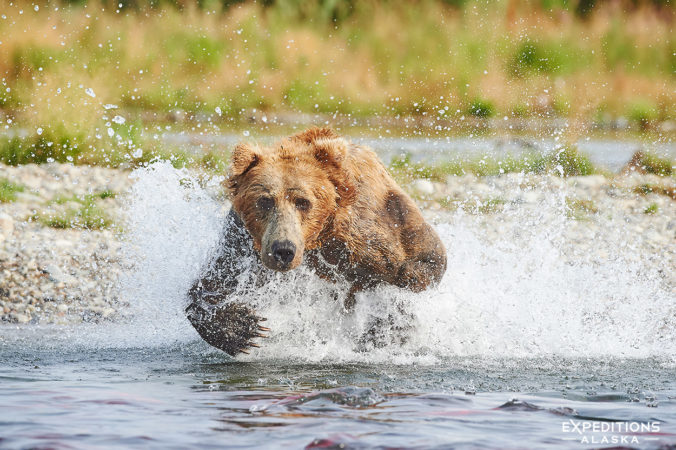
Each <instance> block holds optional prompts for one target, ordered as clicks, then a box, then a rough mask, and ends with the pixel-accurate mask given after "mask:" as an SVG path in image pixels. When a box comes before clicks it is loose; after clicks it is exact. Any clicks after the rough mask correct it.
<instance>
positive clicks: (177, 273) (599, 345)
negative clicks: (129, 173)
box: [91, 163, 676, 363]
mask: <svg viewBox="0 0 676 450" xmlns="http://www.w3.org/2000/svg"><path fill="white" fill-rule="evenodd" d="M133 176H134V177H135V178H136V183H135V185H134V186H133V188H132V189H131V192H130V193H129V205H128V210H127V212H128V217H129V220H128V223H127V225H126V231H127V235H128V240H127V244H128V248H127V252H126V256H127V258H128V260H129V262H130V266H129V271H128V273H127V274H126V275H125V276H124V277H123V280H122V286H121V288H122V295H123V297H125V298H127V299H128V300H129V302H130V303H131V304H132V307H131V309H130V311H129V312H130V319H129V320H130V322H129V323H128V324H119V325H115V326H111V327H109V328H108V329H107V331H97V334H99V335H100V339H93V340H91V342H93V343H94V345H107V346H130V345H131V346H143V345H147V346H157V345H166V344H176V343H185V342H190V341H198V340H199V338H198V337H197V335H196V333H195V332H194V331H193V330H192V328H191V327H190V325H189V324H188V322H187V320H186V319H185V317H184V313H183V309H184V307H185V304H186V292H187V290H188V288H189V287H190V284H191V282H192V281H193V280H194V279H196V278H197V277H198V276H199V274H200V270H201V267H203V265H204V264H205V263H206V261H207V260H208V259H209V254H210V252H211V251H212V250H213V249H214V247H215V245H216V243H217V239H218V232H219V229H220V225H221V222H222V220H223V217H224V213H223V206H222V205H220V204H219V202H217V201H215V200H213V199H212V197H211V196H210V195H209V194H208V193H207V192H206V191H205V190H204V189H203V188H202V187H200V185H199V183H198V180H196V179H195V178H194V177H193V176H191V175H190V174H189V173H188V172H187V171H185V170H176V169H174V168H172V167H171V165H169V164H168V163H157V164H153V165H151V166H150V167H148V168H145V169H139V170H137V171H136V172H135V173H134V175H133ZM213 182H214V181H212V183H213ZM564 199H565V196H557V195H554V196H550V198H549V200H548V203H545V204H543V205H541V208H540V209H539V211H538V212H537V216H536V217H529V216H528V215H527V214H526V213H524V212H523V211H518V210H516V211H513V212H512V213H511V214H521V216H520V220H517V221H513V222H512V223H513V224H514V225H511V226H510V225H508V224H506V225H505V227H506V228H507V230H503V231H504V233H503V236H504V237H503V238H500V239H494V240H489V239H487V238H486V237H485V236H483V235H482V233H481V231H479V230H478V229H477V227H475V226H473V225H474V221H475V220H477V219H476V218H475V217H471V216H466V215H463V214H462V212H460V213H458V214H456V215H455V216H453V217H452V218H451V219H450V220H449V221H448V223H441V224H439V225H437V227H436V228H437V231H438V232H439V234H440V236H441V238H442V240H443V242H444V244H445V245H446V247H447V249H448V270H447V272H446V274H445V276H444V278H443V280H442V281H441V283H440V285H439V286H438V287H437V288H435V289H433V290H430V291H427V292H425V293H422V294H412V293H409V292H404V291H402V290H399V289H397V288H394V287H381V288H378V289H375V290H373V291H369V292H365V293H362V294H359V295H358V297H357V306H356V309H355V311H354V313H352V314H349V315H346V314H344V313H342V312H341V302H340V301H339V300H336V299H335V297H336V295H337V296H338V297H339V298H340V294H341V292H343V290H344V289H345V286H340V285H338V286H337V285H333V284H330V283H328V282H325V281H322V280H320V279H319V278H317V277H316V276H315V275H314V274H312V273H311V272H310V271H309V270H307V269H303V268H301V269H298V270H295V271H292V272H290V273H284V274H276V275H275V276H274V279H273V281H272V282H270V283H268V284H267V285H265V286H263V287H261V288H259V289H256V290H253V289H252V290H250V291H248V292H247V293H246V295H245V296H244V297H242V298H241V300H242V301H245V302H249V303H251V304H252V305H253V306H255V307H256V309H257V310H258V311H259V313H260V314H261V315H263V316H265V317H267V318H268V322H267V323H266V325H267V326H269V327H270V328H271V330H272V331H271V336H270V338H269V339H266V340H264V341H263V342H262V343H261V344H262V345H261V348H260V349H254V351H252V353H251V355H249V356H247V357H243V359H251V360H255V359H268V358H269V359H279V358H282V359H287V360H296V361H361V362H396V363H409V362H411V361H416V362H419V363H426V362H429V363H432V362H435V361H438V360H439V359H444V358H447V357H451V356H458V355H460V356H463V355H479V356H489V357H531V356H532V357H535V356H537V357H542V356H550V355H557V356H572V357H586V356H589V357H598V356H606V357H613V356H614V357H648V356H662V357H665V356H666V357H668V358H673V357H674V356H675V355H676V339H674V335H673V333H674V331H673V330H674V329H676V319H675V318H676V307H675V305H674V303H675V302H674V296H673V293H672V292H671V291H670V288H669V287H668V286H664V285H663V283H662V282H661V281H660V280H661V279H660V277H659V274H658V273H656V271H655V270H654V269H652V268H651V266H649V265H646V264H644V263H642V262H641V259H640V258H637V257H636V255H635V254H634V252H633V251H632V248H631V246H621V245H615V241H614V240H618V239H620V238H621V235H620V234H619V233H617V230H615V229H612V228H608V229H607V231H605V232H604V234H603V235H602V236H601V239H604V240H605V241H606V244H609V246H610V247H614V248H616V252H615V253H614V254H612V255H610V256H608V257H606V258H604V259H603V260H600V261H599V260H594V259H593V258H583V257H577V258H571V257H570V256H567V255H566V250H565V249H566V246H568V248H570V246H571V245H573V246H574V245H575V244H574V243H567V242H565V237H564V230H565V226H566V221H567V220H568V219H567V218H566V217H565V214H564V212H563V207H562V204H563V203H564V201H563V200H564ZM618 236H619V237H618ZM596 239H598V236H597V238H596ZM402 311H403V313H402ZM377 320H381V321H382V322H383V323H384V324H385V325H383V326H380V327H376V329H377V331H378V334H379V335H380V336H379V338H380V340H381V343H383V344H384V345H383V346H381V347H376V348H373V347H369V344H366V345H364V344H363V343H361V341H360V338H361V337H362V336H364V334H365V333H367V332H368V331H369V329H371V328H373V324H374V322H376V321H377ZM115 327H117V328H115ZM113 328H115V329H116V330H117V331H115V330H113ZM98 329H99V330H101V329H102V327H101V326H99V328H98ZM402 329H403V330H406V332H405V336H406V339H405V342H404V343H403V344H401V343H400V342H399V343H394V344H393V343H392V341H397V340H398V338H400V337H401V336H399V334H401V333H400V332H398V331H397V330H402ZM103 333H108V334H107V335H105V336H104V335H103ZM104 342H105V344H104ZM365 349H366V350H367V351H364V350H365Z"/></svg>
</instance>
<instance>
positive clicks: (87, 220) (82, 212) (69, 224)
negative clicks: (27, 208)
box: [32, 191, 115, 230]
mask: <svg viewBox="0 0 676 450" xmlns="http://www.w3.org/2000/svg"><path fill="white" fill-rule="evenodd" d="M114 195H115V194H114V193H113V192H111V191H103V192H99V193H97V194H91V195H86V196H84V197H60V198H56V199H54V200H53V201H52V203H53V204H56V205H61V204H67V203H74V204H76V205H77V207H69V208H67V209H65V210H60V211H57V212H49V213H48V212H43V213H40V214H36V215H34V216H33V217H32V220H36V221H38V222H40V223H42V224H43V225H45V226H48V227H52V228H83V229H87V230H101V229H104V228H109V227H110V226H111V225H112V224H113V222H112V221H111V220H110V218H109V217H108V215H107V214H106V213H105V211H104V210H103V208H102V207H101V206H99V205H98V204H97V200H103V199H106V198H108V197H112V196H114Z"/></svg>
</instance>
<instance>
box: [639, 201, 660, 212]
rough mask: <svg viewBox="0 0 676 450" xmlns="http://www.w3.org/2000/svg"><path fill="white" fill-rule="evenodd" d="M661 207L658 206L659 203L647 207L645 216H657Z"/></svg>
mask: <svg viewBox="0 0 676 450" xmlns="http://www.w3.org/2000/svg"><path fill="white" fill-rule="evenodd" d="M658 209H659V207H658V206H657V203H651V204H650V205H648V206H647V207H646V209H644V210H643V213H644V214H656V213H657V211H658Z"/></svg>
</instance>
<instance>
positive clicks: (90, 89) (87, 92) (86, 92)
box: [85, 88, 96, 98]
mask: <svg viewBox="0 0 676 450" xmlns="http://www.w3.org/2000/svg"><path fill="white" fill-rule="evenodd" d="M85 94H87V95H88V96H90V97H91V98H96V94H95V93H94V90H93V89H92V88H87V89H85Z"/></svg>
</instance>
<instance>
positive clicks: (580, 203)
mask: <svg viewBox="0 0 676 450" xmlns="http://www.w3.org/2000/svg"><path fill="white" fill-rule="evenodd" d="M598 212H599V210H598V208H597V207H596V205H595V204H594V202H593V201H591V200H583V199H572V198H566V215H567V216H568V217H569V218H571V219H575V220H586V219H587V218H588V216H589V214H596V213H598Z"/></svg>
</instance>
